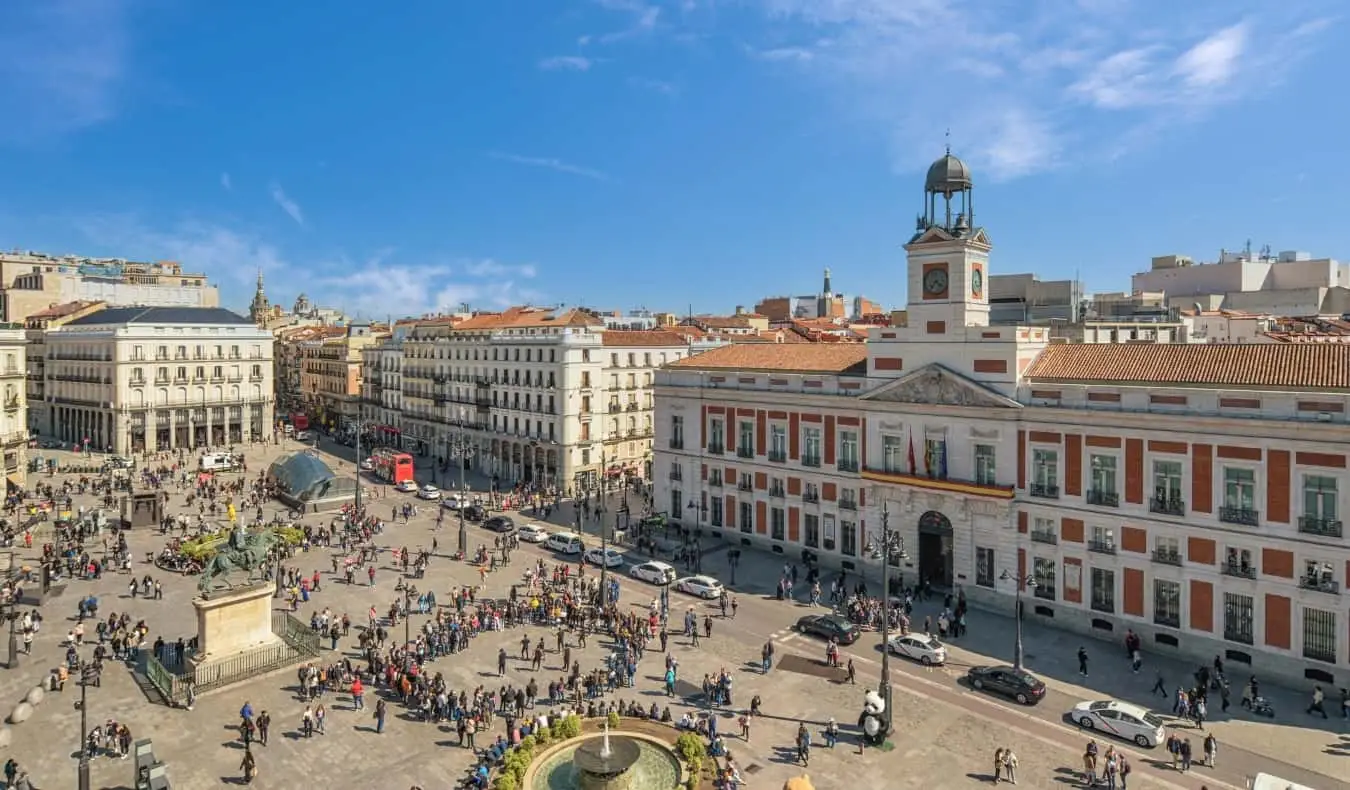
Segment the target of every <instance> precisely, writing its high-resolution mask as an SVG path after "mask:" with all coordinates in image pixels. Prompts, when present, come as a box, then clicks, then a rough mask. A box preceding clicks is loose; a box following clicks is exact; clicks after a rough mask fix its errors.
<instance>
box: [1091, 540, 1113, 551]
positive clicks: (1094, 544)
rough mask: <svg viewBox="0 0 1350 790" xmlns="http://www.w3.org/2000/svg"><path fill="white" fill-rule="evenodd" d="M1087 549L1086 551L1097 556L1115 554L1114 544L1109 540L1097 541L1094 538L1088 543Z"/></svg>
mask: <svg viewBox="0 0 1350 790" xmlns="http://www.w3.org/2000/svg"><path fill="white" fill-rule="evenodd" d="M1087 548H1088V551H1091V552H1095V553H1097V554H1115V553H1116V544H1115V543H1113V542H1111V541H1109V540H1097V539H1095V538H1094V539H1092V540H1089V541H1088V544H1087Z"/></svg>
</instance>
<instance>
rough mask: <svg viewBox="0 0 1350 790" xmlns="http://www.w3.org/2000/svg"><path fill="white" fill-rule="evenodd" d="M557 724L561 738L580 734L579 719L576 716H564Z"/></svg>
mask: <svg viewBox="0 0 1350 790" xmlns="http://www.w3.org/2000/svg"><path fill="white" fill-rule="evenodd" d="M558 726H559V728H560V729H561V730H562V737H563V738H575V737H577V736H578V735H580V734H581V719H580V718H579V717H577V716H564V717H563V718H562V721H560V722H558Z"/></svg>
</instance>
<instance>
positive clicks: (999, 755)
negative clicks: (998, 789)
mask: <svg viewBox="0 0 1350 790" xmlns="http://www.w3.org/2000/svg"><path fill="white" fill-rule="evenodd" d="M1001 781H1003V747H1002V746H1000V747H998V748H997V749H995V750H994V784H998V783H999V782H1001Z"/></svg>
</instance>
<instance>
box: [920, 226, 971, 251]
mask: <svg viewBox="0 0 1350 790" xmlns="http://www.w3.org/2000/svg"><path fill="white" fill-rule="evenodd" d="M950 241H963V242H969V243H972V244H976V245H980V246H984V247H988V246H990V243H989V236H988V234H986V233H985V232H984V228H973V229H971V230H967V231H964V232H960V233H959V235H958V233H953V232H951V231H949V230H947V229H946V228H944V227H942V226H940V225H932V226H930V227H927V228H924V229H923V230H921V231H919V232H918V233H915V234H914V237H913V238H911V239H910V240H909V244H938V243H941V242H950ZM909 244H907V245H905V246H909Z"/></svg>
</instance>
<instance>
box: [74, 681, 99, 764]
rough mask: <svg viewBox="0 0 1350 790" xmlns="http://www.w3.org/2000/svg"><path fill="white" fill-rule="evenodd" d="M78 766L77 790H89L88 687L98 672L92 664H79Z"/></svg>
mask: <svg viewBox="0 0 1350 790" xmlns="http://www.w3.org/2000/svg"><path fill="white" fill-rule="evenodd" d="M79 669H80V679H79V684H80V765H79V774H78V786H79V790H90V782H89V744H88V740H87V739H88V737H89V705H88V701H89V697H88V692H89V686H90V685H91V684H92V683H93V682H94V679H95V677H96V675H97V672H98V670H96V669H95V668H94V666H93V665H92V664H87V663H84V662H80V664H79Z"/></svg>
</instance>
